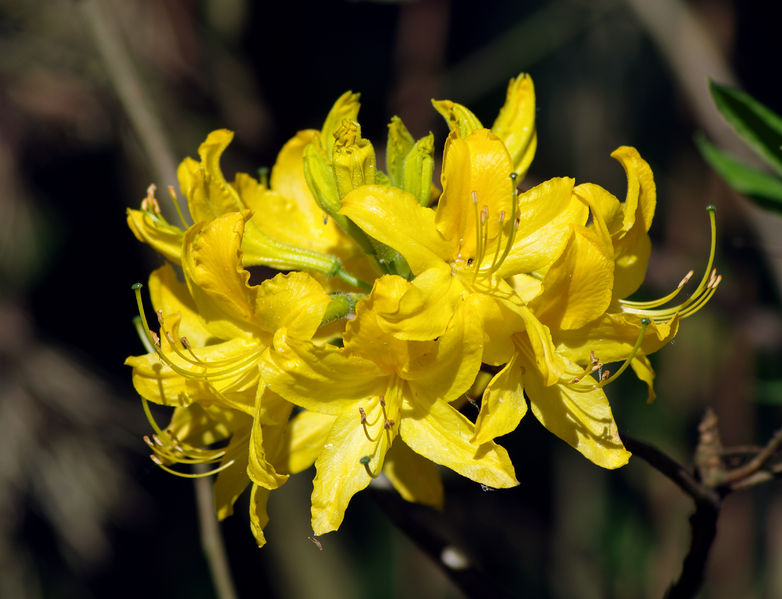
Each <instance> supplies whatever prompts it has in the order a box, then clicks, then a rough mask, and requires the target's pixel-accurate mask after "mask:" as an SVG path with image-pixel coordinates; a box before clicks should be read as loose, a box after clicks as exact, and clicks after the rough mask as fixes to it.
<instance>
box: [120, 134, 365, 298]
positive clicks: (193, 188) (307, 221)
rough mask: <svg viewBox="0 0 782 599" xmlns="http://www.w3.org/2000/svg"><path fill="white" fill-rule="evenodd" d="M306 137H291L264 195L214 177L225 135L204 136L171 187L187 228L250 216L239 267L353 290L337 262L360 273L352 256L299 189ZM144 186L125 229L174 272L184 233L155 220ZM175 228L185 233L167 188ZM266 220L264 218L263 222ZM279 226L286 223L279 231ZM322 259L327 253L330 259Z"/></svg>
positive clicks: (250, 182)
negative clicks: (316, 278)
mask: <svg viewBox="0 0 782 599" xmlns="http://www.w3.org/2000/svg"><path fill="white" fill-rule="evenodd" d="M312 135H313V132H312V131H309V130H305V131H302V132H300V133H299V134H297V135H296V136H295V137H294V138H293V139H291V140H290V141H289V142H288V143H287V144H286V145H285V146H284V147H283V149H282V151H281V152H280V155H279V156H278V158H277V162H276V163H275V165H274V167H273V168H272V173H271V185H272V187H271V189H270V188H268V187H267V186H266V184H265V182H258V181H257V180H256V179H254V178H253V177H251V176H250V175H247V174H245V173H239V174H237V176H236V180H235V181H234V182H233V183H229V182H228V181H226V179H225V177H224V176H223V173H222V170H221V169H220V157H221V156H222V154H223V152H224V151H225V149H226V148H227V147H228V144H229V143H230V142H231V140H232V139H233V133H232V132H231V131H228V130H225V129H218V130H217V131H213V132H211V133H210V134H209V135H208V136H207V138H206V140H205V141H204V142H203V143H202V144H201V145H200V146H199V148H198V154H199V157H200V160H194V159H192V158H186V159H185V160H183V161H182V163H181V164H180V165H179V168H178V169H177V176H178V178H179V187H180V189H181V190H182V192H183V193H184V195H185V197H186V198H187V204H188V209H189V212H190V217H191V218H192V220H193V222H194V223H201V222H207V221H210V220H212V219H214V218H217V217H218V216H221V215H224V214H231V213H238V212H242V211H245V210H252V212H253V218H251V219H250V220H248V222H247V224H246V231H245V234H244V237H243V238H242V259H243V262H244V265H245V266H252V265H265V266H271V267H274V268H279V269H283V270H291V269H300V270H307V271H311V272H315V273H321V274H324V275H327V276H329V277H338V278H340V279H342V280H344V281H345V282H346V283H348V284H350V285H352V286H353V287H356V286H360V285H361V283H360V281H359V280H358V279H356V278H355V276H353V275H351V274H349V273H348V272H347V271H346V270H345V268H343V265H342V263H341V262H340V260H339V256H342V257H345V258H350V259H352V262H353V266H358V267H363V269H364V273H362V274H365V273H366V271H367V267H366V265H364V264H363V263H361V262H360V260H357V259H356V258H355V257H356V255H357V251H356V250H355V249H354V248H352V247H350V245H349V244H350V242H349V240H348V241H346V240H344V239H342V238H341V237H340V236H339V234H338V232H337V230H336V227H335V226H334V225H333V223H329V221H328V219H326V220H325V221H324V219H323V214H322V212H321V211H320V209H319V208H318V206H317V205H316V203H315V201H314V199H313V197H312V194H311V193H310V192H309V190H308V189H307V185H306V182H305V181H304V176H303V166H302V164H303V163H302V148H303V147H304V146H306V145H307V144H308V143H309V142H310V139H311V138H312ZM154 191H155V188H154V186H150V188H149V190H148V193H147V197H146V198H145V199H144V200H143V201H142V204H141V210H132V209H128V211H127V222H128V226H129V227H130V229H131V231H132V232H133V234H134V235H135V236H136V238H137V239H139V241H142V242H145V243H148V244H149V245H150V246H152V247H153V248H154V249H155V250H157V251H158V252H160V253H161V254H162V255H163V256H165V257H166V258H168V259H169V260H171V261H172V262H174V263H175V264H179V263H180V261H181V258H182V242H183V239H184V229H183V228H180V227H177V226H175V225H173V224H171V223H169V222H168V221H167V220H166V219H165V217H164V216H163V214H162V211H161V210H160V206H159V204H158V202H157V200H156V199H155V196H154ZM169 192H170V193H171V196H172V199H173V202H174V205H175V206H176V208H177V212H178V214H179V218H180V220H181V223H182V227H184V228H185V229H186V228H188V224H187V221H186V220H185V216H184V215H183V214H182V212H181V210H180V207H179V205H178V203H177V199H176V193H175V191H174V190H173V188H169ZM270 217H271V218H270ZM281 223H287V225H286V226H281ZM330 252H334V253H333V254H332V253H330Z"/></svg>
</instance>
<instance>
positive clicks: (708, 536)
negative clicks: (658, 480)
mask: <svg viewBox="0 0 782 599" xmlns="http://www.w3.org/2000/svg"><path fill="white" fill-rule="evenodd" d="M622 439H623V441H624V443H625V446H626V447H627V449H629V450H630V451H631V452H632V453H634V454H636V455H637V456H638V457H640V458H641V459H643V460H644V461H645V462H647V463H648V464H649V465H650V466H652V467H653V468H654V469H656V470H658V471H659V472H660V473H662V474H663V475H665V476H666V477H668V478H669V479H670V480H671V481H673V482H674V483H675V484H676V485H677V486H678V487H679V488H680V489H681V490H682V491H684V492H685V493H686V494H687V495H689V496H690V497H692V499H693V501H694V502H695V512H694V513H693V515H692V516H691V517H690V528H691V530H692V540H691V542H690V550H689V551H688V553H687V556H686V557H685V558H684V562H683V563H682V571H681V574H680V575H679V578H678V579H677V580H676V582H674V583H673V584H672V585H671V586H670V587H669V588H668V591H667V592H666V594H665V599H692V598H693V597H695V596H696V595H697V593H698V591H699V590H700V588H701V586H702V585H703V580H704V574H705V571H706V563H707V561H708V558H709V551H710V550H711V546H712V544H713V543H714V538H715V536H716V534H717V519H718V518H719V514H720V507H721V503H722V498H721V497H720V495H719V493H717V491H716V490H714V489H712V488H710V487H708V486H706V485H705V484H703V483H702V482H700V481H698V480H697V479H696V478H695V475H694V474H692V473H691V472H690V471H689V470H687V469H686V468H685V467H684V466H682V465H681V464H679V463H678V462H677V461H676V460H674V459H673V458H672V457H670V456H669V455H667V454H666V453H664V452H662V451H661V450H659V449H657V448H656V447H653V446H652V445H649V444H647V443H643V442H642V441H638V440H636V439H633V438H632V437H627V436H626V435H623V437H622Z"/></svg>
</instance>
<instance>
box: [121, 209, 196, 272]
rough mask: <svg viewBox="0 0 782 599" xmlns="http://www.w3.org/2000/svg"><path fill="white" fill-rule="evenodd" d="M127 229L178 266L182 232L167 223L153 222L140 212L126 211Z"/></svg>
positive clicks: (144, 213)
mask: <svg viewBox="0 0 782 599" xmlns="http://www.w3.org/2000/svg"><path fill="white" fill-rule="evenodd" d="M127 222H128V227H130V230H131V231H132V232H133V235H135V236H136V239H138V240H139V241H140V242H142V243H146V244H147V245H149V246H151V247H152V249H154V250H155V251H156V252H159V253H160V254H162V255H163V256H164V257H166V258H168V259H169V260H171V262H173V263H174V264H179V261H180V258H181V255H182V230H181V229H178V228H177V227H174V226H172V225H169V224H168V223H163V222H160V221H159V222H155V221H154V220H153V219H152V217H150V216H149V215H148V214H147V213H146V212H143V211H141V210H131V209H130V208H128V211H127Z"/></svg>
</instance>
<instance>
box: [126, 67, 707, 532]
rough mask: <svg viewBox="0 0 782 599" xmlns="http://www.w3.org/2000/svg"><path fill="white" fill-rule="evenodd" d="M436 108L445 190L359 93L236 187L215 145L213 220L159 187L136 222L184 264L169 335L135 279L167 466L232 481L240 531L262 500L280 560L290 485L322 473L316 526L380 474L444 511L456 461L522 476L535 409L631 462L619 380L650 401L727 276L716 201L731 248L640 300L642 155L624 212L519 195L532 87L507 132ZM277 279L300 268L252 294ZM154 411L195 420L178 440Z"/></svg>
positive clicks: (529, 152)
mask: <svg viewBox="0 0 782 599" xmlns="http://www.w3.org/2000/svg"><path fill="white" fill-rule="evenodd" d="M434 107H435V109H436V110H437V111H438V112H440V113H441V114H442V115H443V117H444V118H445V119H446V121H447V123H448V126H449V128H450V134H449V135H448V138H447V140H446V142H445V149H444V152H443V158H442V173H441V175H440V185H439V186H438V185H437V184H435V183H433V180H432V179H433V171H434V164H435V160H434V140H433V137H432V135H431V134H430V135H428V136H426V137H423V138H421V139H418V140H416V139H414V138H413V137H412V135H411V134H410V133H409V131H408V130H407V129H406V128H405V126H404V124H403V123H402V121H401V120H400V119H399V118H397V117H394V118H393V119H392V120H391V122H390V124H389V126H388V143H387V146H386V149H385V166H386V170H385V171H382V170H380V169H379V168H378V167H377V163H376V152H375V148H374V147H373V145H372V144H371V143H370V142H369V141H368V140H367V139H365V138H363V137H362V135H361V127H360V125H359V124H358V122H357V115H358V110H359V103H358V96H357V95H355V94H352V93H346V94H344V95H343V96H342V97H340V98H339V99H338V100H337V102H336V103H335V104H334V106H333V108H332V109H331V111H330V112H329V114H328V116H327V117H326V120H325V122H324V124H323V128H322V129H321V130H320V131H317V130H304V131H300V132H299V133H297V134H296V136H295V137H293V138H292V139H291V140H290V141H289V142H287V143H286V144H285V146H284V147H283V148H282V150H281V152H280V154H279V156H278V158H277V162H276V164H275V165H274V167H273V168H272V169H271V173H270V175H269V176H268V178H267V177H266V176H261V179H260V181H259V180H257V179H255V178H253V177H252V176H250V175H247V174H243V173H240V174H237V175H236V177H235V179H234V181H233V182H228V181H227V180H226V179H225V177H224V176H223V173H222V172H221V170H220V165H219V161H220V157H221V154H222V153H223V151H224V150H225V149H226V147H227V146H228V144H229V143H230V141H231V138H232V133H231V132H229V131H225V130H218V131H214V132H212V133H211V134H210V135H209V136H208V137H207V139H206V141H205V142H204V143H203V144H201V146H200V148H199V150H198V154H199V160H194V159H191V158H187V159H185V160H184V161H183V162H182V164H181V165H180V166H179V170H178V178H179V185H180V189H181V192H182V193H183V194H184V196H185V197H186V199H187V207H188V209H189V214H190V217H191V218H192V224H189V223H188V221H186V219H185V217H184V215H183V214H182V211H181V210H180V209H179V207H178V204H177V194H176V192H175V191H174V190H173V189H170V192H171V196H172V198H173V200H174V204H175V205H177V211H178V213H179V217H180V219H181V226H177V225H175V224H171V223H169V222H168V221H167V220H166V219H165V218H164V217H163V215H162V213H161V210H160V207H159V204H158V202H157V200H156V198H155V195H154V194H155V190H154V187H150V190H149V192H148V195H147V197H146V198H145V199H144V200H143V201H142V204H141V209H140V210H128V224H129V226H130V228H131V230H132V231H133V233H134V234H135V235H136V237H137V238H138V239H139V240H141V241H143V242H145V243H147V244H149V245H150V246H151V247H153V248H154V249H155V250H157V251H158V252H159V253H160V254H162V255H163V256H165V257H166V258H167V259H168V261H169V262H170V264H167V265H166V266H163V267H161V268H159V269H158V270H156V271H154V272H153V273H152V275H151V276H150V279H149V292H150V296H151V302H152V305H153V307H154V310H155V315H156V320H157V326H156V327H155V328H156V329H157V330H158V331H159V332H157V333H156V332H154V331H153V330H152V328H151V327H150V325H149V319H148V318H147V317H146V315H145V310H144V302H143V300H142V296H141V292H140V287H141V286H140V285H136V286H134V287H135V289H136V294H137V299H138V304H139V313H140V318H139V319H138V328H139V332H140V334H141V337H142V340H143V341H144V343H145V345H146V348H147V351H148V353H147V354H146V355H141V356H133V357H130V358H128V359H127V364H128V365H130V366H132V368H133V383H134V386H135V388H136V390H137V391H138V393H139V394H140V396H141V398H142V403H143V405H144V408H145V411H146V413H147V415H148V417H149V420H150V424H151V426H152V427H153V428H154V430H155V434H154V435H153V436H152V437H150V438H147V442H148V444H149V446H150V447H151V449H152V451H153V456H152V457H153V460H154V461H155V462H156V463H157V464H158V465H160V466H161V467H162V468H164V469H166V470H169V471H171V472H174V473H177V474H182V475H184V476H200V475H204V474H216V475H217V476H216V480H215V487H214V489H215V498H216V506H217V512H218V516H219V517H221V518H223V517H225V516H227V515H229V514H231V513H232V510H233V505H234V502H235V500H236V499H237V497H238V496H239V495H240V494H241V493H242V492H243V491H244V490H245V489H246V488H247V487H248V486H250V487H251V488H252V491H251V493H252V494H251V501H250V517H251V525H252V530H253V533H254V535H255V537H256V539H257V541H258V544H259V545H262V544H263V543H264V542H265V538H264V535H263V528H264V525H265V524H266V522H267V521H268V516H267V512H266V503H267V499H268V497H269V493H270V492H271V491H272V490H274V489H276V488H278V487H279V486H280V485H282V484H283V483H284V482H285V481H286V480H287V478H288V477H289V476H290V475H291V474H295V473H297V472H300V471H302V470H305V469H307V468H309V467H310V466H312V465H313V464H314V465H315V468H316V476H315V479H314V490H313V493H312V526H313V530H314V532H315V534H317V535H319V534H323V533H326V532H329V531H333V530H336V529H337V528H338V527H339V525H340V524H341V522H342V520H343V517H344V513H345V510H346V508H347V506H348V503H349V501H350V499H351V497H352V496H353V495H354V494H355V493H357V492H358V491H360V490H362V489H364V488H365V487H367V485H369V484H370V482H371V481H372V480H373V479H374V478H376V477H378V476H381V475H382V476H385V477H386V478H387V479H388V480H389V481H390V483H391V484H392V485H393V486H394V487H395V488H396V489H397V490H398V492H399V493H400V494H401V495H402V496H403V497H404V498H405V499H407V500H409V501H416V502H420V503H423V504H428V505H433V506H439V505H440V504H441V503H442V501H443V488H442V482H441V479H440V474H439V470H438V468H437V466H436V465H437V464H439V465H441V466H445V467H447V468H450V469H451V470H453V471H455V472H457V473H459V474H461V475H463V476H466V477H468V478H470V479H472V480H474V481H476V482H478V483H480V484H482V485H486V486H488V487H493V488H505V487H512V486H514V485H516V484H518V482H517V480H516V475H515V472H514V468H513V465H512V463H511V460H510V459H509V456H508V454H507V452H506V451H505V449H503V448H502V447H501V446H500V445H498V444H497V443H496V442H495V439H496V438H497V437H500V436H502V435H505V434H507V433H510V432H511V431H513V430H514V429H515V428H516V427H517V425H518V424H519V422H520V420H521V419H522V417H523V416H524V415H525V413H526V411H527V409H528V406H529V409H531V411H532V413H533V414H534V415H535V417H536V418H537V419H538V420H539V421H540V422H541V423H542V424H543V425H544V426H545V427H546V428H547V429H548V430H549V431H551V432H552V433H554V434H555V435H557V436H558V437H560V438H561V439H562V440H564V441H565V442H567V443H568V444H570V445H571V446H572V447H573V448H575V449H576V450H577V451H579V452H580V453H581V454H583V455H584V456H585V457H586V458H588V459H589V460H591V461H592V462H594V463H595V464H597V465H599V466H602V467H604V468H617V467H619V466H622V465H624V464H625V463H626V462H627V460H628V458H629V456H630V454H629V452H628V451H626V450H625V448H624V446H623V444H622V441H621V439H620V437H619V434H618V432H617V427H616V423H615V422H614V419H613V416H612V414H611V408H610V406H609V403H608V400H607V398H606V395H605V392H604V390H603V388H604V387H605V385H606V384H607V383H609V382H610V381H611V380H613V379H614V378H615V377H616V376H617V375H619V374H620V373H621V372H622V371H624V370H625V369H626V368H627V367H628V366H630V367H631V368H632V369H633V370H634V371H635V373H636V375H637V376H638V377H639V378H640V379H641V380H643V381H645V382H646V383H647V385H648V388H649V398H650V399H651V398H652V397H653V391H652V382H653V378H654V373H653V370H652V368H651V365H650V363H649V360H648V358H647V356H648V355H649V354H650V353H652V352H654V351H656V350H658V349H659V348H661V347H662V346H663V345H665V344H666V343H667V342H669V341H670V340H671V339H672V338H673V336H674V335H675V334H676V332H677V329H678V326H679V322H680V320H681V319H683V318H685V317H687V316H689V315H691V314H693V313H694V312H695V311H697V310H698V309H699V308H700V307H702V306H703V305H704V304H705V303H706V302H707V301H708V300H709V298H710V297H711V295H712V294H713V293H714V291H715V288H716V287H717V285H718V284H719V281H720V277H718V276H717V275H716V273H714V272H713V271H712V261H713V256H714V211H713V209H712V208H709V215H710V220H711V225H712V251H711V256H710V258H709V264H708V266H707V267H706V271H705V275H704V276H703V278H702V280H701V282H700V284H699V285H698V286H697V288H696V289H695V291H694V292H693V293H692V294H691V295H690V296H689V298H688V299H686V300H685V301H684V302H682V303H679V304H677V305H674V306H673V307H669V308H664V307H663V306H665V305H668V304H669V303H670V302H671V301H672V300H673V299H674V297H675V296H676V295H677V294H678V292H679V291H680V290H681V288H682V287H683V286H684V284H685V283H686V282H687V280H688V279H689V278H690V276H691V274H692V273H689V274H688V275H687V276H686V277H685V278H684V280H682V282H681V284H680V285H679V286H678V287H677V288H676V289H675V290H674V291H673V292H672V293H670V294H669V295H667V296H665V297H663V298H660V299H659V300H656V301H633V300H628V299H626V298H627V297H628V296H630V295H631V294H633V293H634V292H635V291H636V290H637V289H638V287H639V286H640V285H641V283H642V281H643V278H644V275H645V271H646V267H647V262H648V258H649V254H650V250H651V243H650V239H649V236H648V230H649V227H650V225H651V223H652V217H653V215H654V211H655V202H656V194H655V184H654V179H653V177H652V173H651V170H650V168H649V165H648V164H647V163H646V162H645V161H644V160H643V159H642V158H641V157H640V155H639V154H638V152H637V151H636V150H635V149H634V148H631V147H621V148H619V149H618V150H616V151H615V152H614V153H613V154H612V156H613V157H614V158H615V159H616V160H617V161H619V163H620V164H621V165H622V166H623V167H624V170H625V172H626V175H627V181H628V184H627V194H626V197H625V199H624V201H620V200H619V199H617V198H616V197H615V196H614V195H612V194H611V193H609V192H608V191H606V190H605V189H603V188H601V187H599V186H598V185H594V184H591V183H583V184H580V185H576V184H575V182H574V180H573V179H570V178H567V177H563V178H556V179H551V180H549V181H545V182H543V183H541V184H539V185H536V186H534V187H532V188H530V189H527V190H526V191H523V192H520V191H519V189H520V184H521V180H522V178H523V177H524V175H525V173H526V171H527V169H528V167H529V165H530V163H531V161H532V158H533V156H534V153H535V148H536V145H537V136H536V132H535V123H534V115H535V96H534V90H533V85H532V81H531V79H530V78H529V77H528V76H526V75H520V76H519V77H517V78H515V79H513V80H511V82H510V84H509V86H508V92H507V97H506V101H505V104H504V105H503V107H502V108H501V110H500V112H499V115H498V116H497V118H496V120H495V121H494V124H493V125H492V127H491V128H486V127H484V126H483V125H482V124H481V122H480V121H479V120H478V118H477V117H476V116H475V115H474V114H473V113H472V112H470V110H468V109H467V108H466V107H464V106H461V105H460V104H457V103H454V102H451V101H436V102H434ZM258 266H264V267H270V268H273V269H277V270H279V271H282V272H280V273H279V274H277V275H276V276H273V277H271V278H268V279H266V280H263V281H262V282H260V283H255V282H251V271H250V270H248V269H249V268H252V267H258ZM609 363H618V364H619V366H618V368H617V370H616V372H615V373H614V374H613V375H611V374H610V373H609V371H608V369H607V368H606V367H605V366H604V365H606V364H609ZM468 401H469V402H471V403H478V402H479V403H480V409H479V412H478V414H477V417H476V418H475V419H474V421H473V420H471V419H470V418H468V417H466V416H465V415H464V414H463V413H462V411H460V408H462V407H463V405H464V404H465V403H466V402H468ZM148 402H154V403H156V404H160V405H164V406H171V407H173V408H174V411H173V415H172V417H171V421H170V423H169V424H168V425H167V426H166V427H164V428H161V427H160V426H159V425H158V424H156V422H155V419H154V418H153V416H152V413H151V411H150V409H149V405H148ZM466 412H467V413H469V414H472V413H473V412H472V411H471V409H467V410H466ZM187 464H211V465H212V466H210V467H208V468H206V469H204V467H203V466H201V467H200V468H201V470H199V471H198V472H197V473H195V474H189V473H186V472H182V470H181V468H182V465H187Z"/></svg>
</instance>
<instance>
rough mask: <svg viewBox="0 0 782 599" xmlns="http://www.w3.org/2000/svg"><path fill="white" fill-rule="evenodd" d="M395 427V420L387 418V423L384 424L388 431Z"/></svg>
mask: <svg viewBox="0 0 782 599" xmlns="http://www.w3.org/2000/svg"><path fill="white" fill-rule="evenodd" d="M393 426H394V421H393V420H389V419H388V418H386V421H385V422H384V423H383V427H384V428H385V429H386V430H389V429H390V428H391V427H393Z"/></svg>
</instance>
